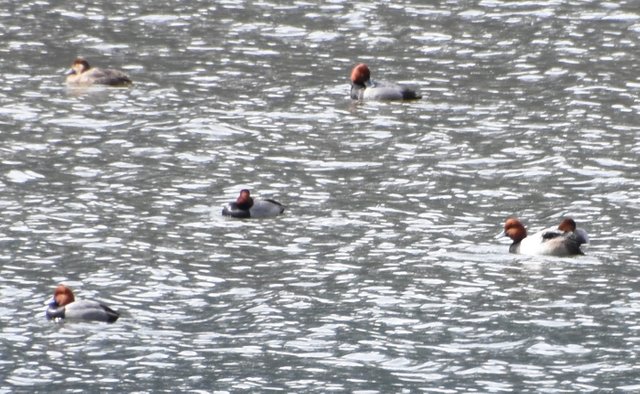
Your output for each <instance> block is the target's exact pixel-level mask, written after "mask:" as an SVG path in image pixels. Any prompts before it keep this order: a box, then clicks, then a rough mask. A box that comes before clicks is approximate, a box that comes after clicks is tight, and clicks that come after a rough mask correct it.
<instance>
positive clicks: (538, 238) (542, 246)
mask: <svg viewBox="0 0 640 394" xmlns="http://www.w3.org/2000/svg"><path fill="white" fill-rule="evenodd" d="M500 236H506V237H509V238H511V240H513V243H512V244H511V246H509V252H510V253H516V254H525V255H534V256H535V255H537V256H557V257H566V256H576V255H584V253H583V252H582V250H581V249H580V246H581V245H582V244H586V243H588V242H589V237H588V235H587V232H586V231H585V230H583V229H580V228H577V226H576V222H575V221H574V220H573V219H571V218H565V219H563V220H562V221H561V222H560V224H559V225H558V226H557V227H555V226H554V227H549V228H546V229H544V230H542V231H538V232H537V233H535V234H533V235H530V236H527V230H526V228H525V227H524V224H522V222H521V221H520V220H519V219H517V218H508V219H507V220H506V221H505V223H504V231H503V232H502V233H501V234H500Z"/></svg>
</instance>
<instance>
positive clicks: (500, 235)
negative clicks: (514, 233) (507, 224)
mask: <svg viewBox="0 0 640 394" xmlns="http://www.w3.org/2000/svg"><path fill="white" fill-rule="evenodd" d="M506 236H507V233H505V232H504V231H502V232H501V233H500V234H497V235H496V236H495V237H494V238H495V239H499V238H504V237H506Z"/></svg>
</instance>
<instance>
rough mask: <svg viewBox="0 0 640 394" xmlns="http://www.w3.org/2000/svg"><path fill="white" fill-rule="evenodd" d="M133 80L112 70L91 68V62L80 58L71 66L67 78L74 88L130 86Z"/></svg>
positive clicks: (120, 72)
mask: <svg viewBox="0 0 640 394" xmlns="http://www.w3.org/2000/svg"><path fill="white" fill-rule="evenodd" d="M132 83H133V82H131V79H129V77H128V76H127V74H125V73H123V72H122V71H119V70H114V69H112V68H97V67H91V66H90V65H89V62H88V61H86V60H85V59H83V58H81V57H79V58H77V59H75V60H74V61H73V63H72V64H71V70H70V71H69V73H68V76H67V84H69V85H73V86H90V85H94V84H96V85H109V86H128V85H131V84H132Z"/></svg>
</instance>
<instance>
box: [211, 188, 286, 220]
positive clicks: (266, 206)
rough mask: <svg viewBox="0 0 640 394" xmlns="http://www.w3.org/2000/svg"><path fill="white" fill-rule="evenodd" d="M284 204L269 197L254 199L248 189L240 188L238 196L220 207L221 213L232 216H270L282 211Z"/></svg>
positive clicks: (244, 217)
mask: <svg viewBox="0 0 640 394" xmlns="http://www.w3.org/2000/svg"><path fill="white" fill-rule="evenodd" d="M284 209H285V206H284V205H282V204H280V203H279V202H277V201H274V200H271V199H254V198H253V197H251V192H250V191H249V190H248V189H242V190H240V195H239V196H238V198H237V199H236V200H235V201H233V202H230V203H228V204H227V205H225V206H224V207H223V208H222V215H224V216H232V217H234V218H243V219H246V218H270V217H276V216H278V215H280V214H282V213H283V212H284Z"/></svg>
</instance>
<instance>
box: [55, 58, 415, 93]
mask: <svg viewBox="0 0 640 394" xmlns="http://www.w3.org/2000/svg"><path fill="white" fill-rule="evenodd" d="M132 83H133V82H132V81H131V79H130V78H129V76H128V75H127V74H125V73H123V72H122V71H120V70H115V69H112V68H98V67H91V65H90V64H89V62H88V61H87V60H86V59H83V58H81V57H79V58H77V59H75V60H74V61H73V63H72V64H71V70H70V71H69V75H68V76H67V84H69V85H71V86H90V85H108V86H129V85H131V84H132ZM421 97H422V96H421V95H420V94H419V93H417V92H416V91H415V90H413V89H410V88H407V87H405V86H401V85H397V84H394V83H390V82H382V81H374V80H372V79H371V71H370V70H369V67H368V66H367V65H366V64H364V63H360V64H358V65H356V66H355V67H354V68H353V70H352V71H351V98H352V99H354V100H417V99H420V98H421Z"/></svg>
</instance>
